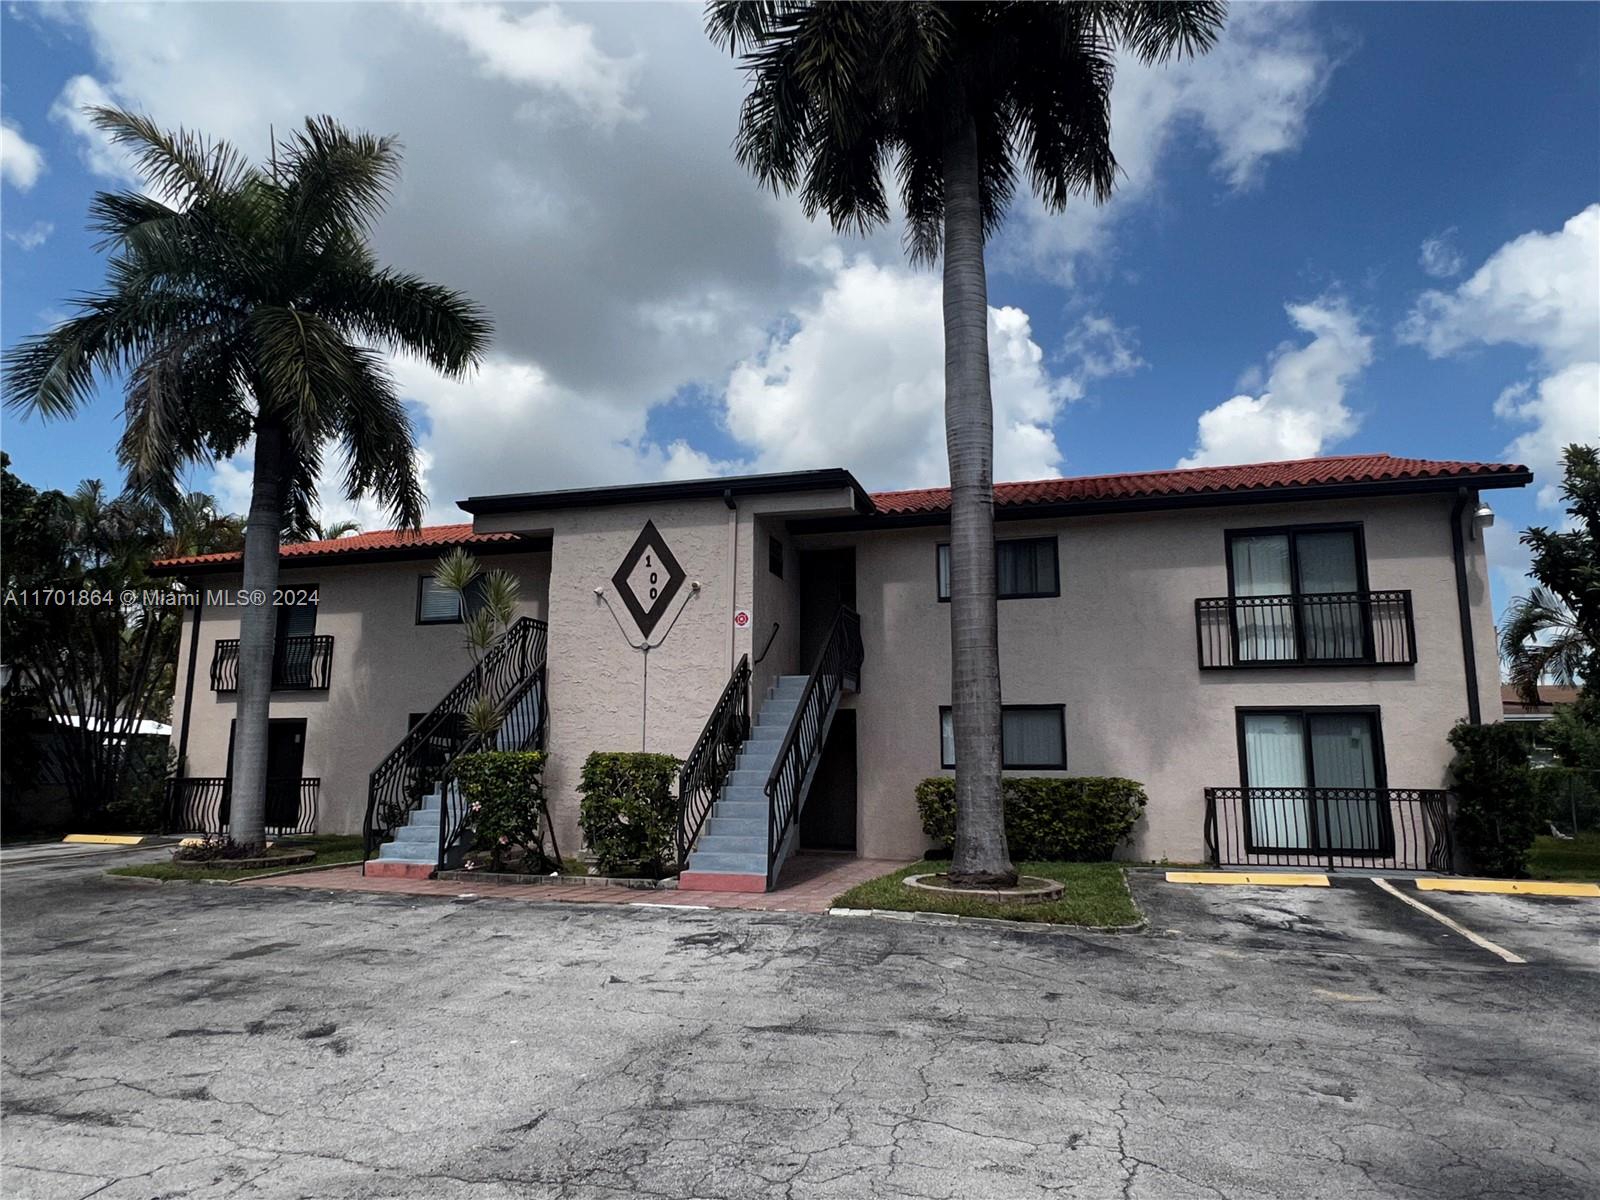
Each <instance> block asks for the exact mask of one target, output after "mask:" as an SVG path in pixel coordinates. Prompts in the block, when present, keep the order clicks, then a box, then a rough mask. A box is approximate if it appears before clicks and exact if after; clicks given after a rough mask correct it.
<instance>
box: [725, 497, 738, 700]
mask: <svg viewBox="0 0 1600 1200" xmlns="http://www.w3.org/2000/svg"><path fill="white" fill-rule="evenodd" d="M722 502H723V503H724V504H726V505H727V506H728V674H730V675H731V674H733V664H734V655H735V654H736V653H737V651H738V638H739V630H738V628H737V627H735V625H734V623H733V614H734V613H735V612H737V611H738V610H739V502H738V501H737V500H735V499H734V498H733V489H732V488H723V489H722Z"/></svg>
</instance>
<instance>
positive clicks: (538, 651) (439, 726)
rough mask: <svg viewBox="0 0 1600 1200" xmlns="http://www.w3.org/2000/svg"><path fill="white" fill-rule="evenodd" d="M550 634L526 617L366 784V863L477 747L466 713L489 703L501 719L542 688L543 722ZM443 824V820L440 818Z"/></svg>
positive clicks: (363, 832)
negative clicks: (532, 687) (534, 687)
mask: <svg viewBox="0 0 1600 1200" xmlns="http://www.w3.org/2000/svg"><path fill="white" fill-rule="evenodd" d="M548 641H549V630H548V627H547V626H546V625H545V623H544V622H543V621H539V620H536V619H534V618H533V617H522V618H520V619H519V620H517V621H516V622H515V623H514V624H513V625H512V626H511V628H509V629H508V630H506V632H505V633H503V634H502V635H501V636H500V640H499V641H497V642H495V644H494V645H493V646H491V647H490V648H489V651H488V653H486V654H485V655H484V656H483V661H482V662H481V663H480V664H478V665H477V666H475V667H473V668H472V670H470V671H468V672H467V673H466V674H465V675H464V676H462V677H461V679H460V680H459V681H458V682H457V683H456V685H455V686H454V687H452V688H451V689H450V690H449V691H448V692H447V693H445V697H444V699H443V700H441V701H439V703H438V704H436V705H435V706H434V707H433V711H431V712H430V713H428V715H427V716H425V717H423V718H422V719H421V720H420V721H418V722H417V723H416V724H415V725H413V726H412V727H411V729H410V730H409V731H408V732H407V733H406V736H405V737H403V738H401V739H400V743H399V745H397V746H396V747H395V748H394V749H393V750H391V751H389V753H388V754H386V755H385V756H384V758H383V761H382V762H380V763H379V764H378V765H377V767H375V768H374V769H373V772H372V775H371V777H370V778H369V779H368V781H367V812H366V816H365V818H364V819H363V820H362V830H361V835H362V843H363V861H364V860H365V859H367V858H371V857H372V855H373V852H374V851H375V850H376V849H377V848H378V846H379V845H380V844H381V843H382V842H383V840H384V839H385V838H387V837H389V836H390V835H391V834H393V833H394V831H395V830H396V829H398V828H399V827H400V826H401V825H404V824H405V823H406V822H407V821H408V820H409V819H410V817H411V810H412V809H414V808H416V807H417V806H418V805H419V804H421V802H422V798H423V797H424V796H426V795H427V794H428V793H429V792H431V791H432V790H433V788H434V785H435V784H436V783H437V782H438V781H439V780H440V778H442V776H443V774H444V771H445V769H446V768H447V767H448V766H449V765H450V762H451V761H452V760H453V759H454V758H455V757H456V755H458V754H460V753H461V752H462V751H463V750H464V749H466V748H467V747H468V746H469V744H471V743H472V742H473V740H474V739H473V735H472V733H471V731H470V730H469V729H468V727H467V712H468V710H469V709H470V708H472V707H473V705H474V704H475V703H476V702H477V700H478V698H479V697H480V696H481V697H484V698H487V699H488V701H489V703H490V704H491V705H493V706H494V708H495V710H496V711H497V712H498V713H500V714H501V715H502V716H509V713H510V709H511V706H512V705H513V704H515V703H517V702H519V698H520V697H522V696H525V695H526V691H527V687H528V685H529V683H530V681H532V680H534V679H535V677H538V679H539V680H540V681H541V682H540V683H539V685H538V686H539V697H538V714H539V715H538V720H539V723H540V729H541V730H542V728H543V722H544V703H543V701H544V696H543V683H542V680H543V674H544V663H545V651H546V649H547V646H548ZM441 821H443V818H442V817H441Z"/></svg>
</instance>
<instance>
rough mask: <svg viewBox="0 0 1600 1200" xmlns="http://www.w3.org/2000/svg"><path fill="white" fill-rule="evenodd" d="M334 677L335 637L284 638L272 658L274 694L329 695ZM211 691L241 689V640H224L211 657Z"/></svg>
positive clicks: (322, 635)
mask: <svg viewBox="0 0 1600 1200" xmlns="http://www.w3.org/2000/svg"><path fill="white" fill-rule="evenodd" d="M332 675H333V637H332V635H330V634H314V635H306V636H304V637H289V638H283V639H282V640H281V641H279V642H278V644H277V649H276V651H275V653H274V654H273V656H272V687H273V690H274V691H284V692H290V691H302V692H325V691H327V690H328V680H329V679H330V678H331V677H332ZM211 690H212V691H214V692H236V691H238V690H239V639H238V638H221V639H219V640H218V641H217V649H216V652H215V653H214V654H212V656H211Z"/></svg>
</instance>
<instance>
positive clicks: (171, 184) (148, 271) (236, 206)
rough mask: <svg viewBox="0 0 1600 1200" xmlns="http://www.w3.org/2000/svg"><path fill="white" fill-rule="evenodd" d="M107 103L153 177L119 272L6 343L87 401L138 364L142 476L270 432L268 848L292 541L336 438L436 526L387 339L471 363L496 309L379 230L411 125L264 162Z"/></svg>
mask: <svg viewBox="0 0 1600 1200" xmlns="http://www.w3.org/2000/svg"><path fill="white" fill-rule="evenodd" d="M91 115H92V117H93V119H94V122H95V124H96V125H97V126H98V127H99V128H100V129H101V130H103V131H105V132H106V133H107V134H108V135H109V136H110V137H111V138H112V139H113V140H114V141H115V142H116V143H118V144H120V145H121V146H124V147H126V148H127V149H128V150H129V151H130V152H131V154H132V156H133V160H134V162H135V163H136V164H137V166H138V168H139V172H140V174H141V175H142V176H143V177H144V180H145V183H146V190H145V191H143V192H136V191H124V192H115V193H106V192H103V193H100V194H99V195H97V196H96V197H95V199H94V201H93V204H92V206H91V227H92V228H94V229H95V230H97V231H98V232H99V233H101V234H102V235H103V238H104V242H103V244H104V245H105V246H106V247H107V248H109V249H110V251H111V259H110V262H109V264H108V267H107V286H106V287H105V289H104V290H103V291H101V292H98V293H95V294H92V295H87V296H84V297H81V298H79V299H78V300H76V301H75V302H74V303H75V306H76V308H77V310H78V311H77V314H76V315H75V316H73V317H71V318H70V319H68V320H66V321H64V322H63V323H62V324H60V325H58V326H57V327H56V328H54V329H52V330H51V331H50V332H48V333H45V334H42V335H39V336H36V337H33V338H29V339H28V340H26V341H24V342H21V343H19V344H18V345H17V346H16V347H15V349H13V350H12V351H11V352H10V353H8V354H7V356H6V381H5V398H6V403H7V405H8V406H10V407H14V408H19V409H22V410H24V411H30V412H36V413H39V414H41V415H42V416H44V417H47V418H52V417H65V416H70V415H72V414H73V413H75V412H77V411H78V409H79V408H81V407H82V406H83V405H84V404H85V403H86V402H87V401H88V400H89V398H90V396H91V395H92V390H93V386H94V379H95V376H96V375H97V374H99V375H106V376H112V377H116V376H119V375H120V376H122V377H123V383H124V389H125V406H124V415H125V419H126V426H125V429H124V431H123V435H122V439H121V442H120V444H119V447H118V456H119V458H120V459H121V461H122V463H123V465H124V466H125V467H126V468H127V470H128V475H129V482H130V484H131V485H132V486H133V487H135V488H137V489H141V490H144V489H159V488H161V487H163V486H170V484H171V483H172V481H173V480H174V479H175V478H176V477H177V476H178V474H179V473H180V471H181V470H182V469H183V468H184V467H185V466H186V465H188V464H191V463H196V462H208V461H211V460H213V459H214V458H216V457H219V456H227V455H232V454H235V453H237V452H238V451H239V450H241V449H242V448H243V447H244V445H245V443H246V442H247V441H248V440H249V439H251V438H252V437H253V438H254V439H255V474H254V478H253V481H252V488H251V496H250V512H249V515H248V516H247V518H246V520H245V546H244V579H243V585H244V593H245V595H246V597H249V598H259V599H257V600H256V602H253V603H249V604H246V605H244V606H243V608H242V612H241V617H240V626H239V700H238V717H237V724H236V735H235V739H234V760H233V762H234V775H233V802H232V813H233V818H232V826H233V828H232V833H233V836H234V838H235V839H236V840H237V841H239V842H242V843H246V844H252V845H259V844H260V843H261V842H262V841H263V840H264V829H263V824H262V822H263V816H264V813H265V799H266V770H267V762H266V756H267V709H268V701H269V699H270V694H271V680H272V653H273V631H274V624H275V614H274V609H273V604H272V598H273V593H274V589H275V588H276V585H277V581H278V546H279V539H280V537H281V536H282V534H283V533H284V532H285V531H286V530H287V531H288V532H289V533H290V534H291V535H299V534H302V533H303V531H304V530H306V529H307V528H308V527H309V525H310V521H311V514H312V513H313V511H315V508H316V489H317V481H318V478H319V476H320V475H321V471H322V459H323V454H324V452H325V450H326V449H327V448H329V447H330V446H334V445H336V446H337V447H338V449H339V450H340V451H342V458H343V467H344V471H343V490H344V494H345V495H346V496H347V497H349V498H351V499H355V498H357V497H360V496H364V495H369V494H370V495H372V496H375V497H376V498H377V499H378V500H379V501H380V502H382V503H384V504H385V505H387V506H388V508H389V509H390V510H391V512H392V514H393V516H394V519H395V522H396V524H398V525H400V526H410V527H415V526H417V525H419V524H420V523H421V518H422V511H423V503H424V498H423V493H422V487H421V484H420V482H419V480H418V475H417V467H416V459H415V448H414V442H413V431H412V426H411V421H410V419H409V417H408V416H407V415H406V410H405V406H404V405H403V404H402V403H401V401H400V398H399V396H398V395H396V393H395V388H394V381H393V379H392V377H391V376H390V374H389V372H388V370H387V368H386V366H385V364H384V358H383V354H382V351H391V352H400V353H409V354H414V355H417V356H419V357H421V358H422V359H423V360H425V361H426V362H428V363H429V364H431V365H432V366H433V367H435V368H436V369H437V370H439V371H442V372H444V373H445V374H447V375H452V376H458V375H461V374H463V373H464V372H466V371H467V370H468V369H470V368H471V367H472V366H474V365H475V364H476V363H477V362H478V361H479V359H480V358H481V357H482V354H483V352H484V350H485V348H486V347H487V345H488V341H489V335H490V323H489V320H488V318H487V317H486V316H485V314H484V313H483V312H482V310H481V309H479V308H478V307H477V306H476V305H475V304H473V303H472V302H470V301H469V300H467V299H466V298H465V297H463V296H462V295H461V294H459V293H457V292H454V291H451V290H449V289H447V288H443V287H440V286H438V285H436V284H432V283H428V282H426V281H424V280H422V279H419V278H418V277H416V276H414V275H409V274H405V273H402V272H398V271H394V270H391V269H389V268H385V267H381V266H380V265H379V264H378V262H377V260H376V259H375V257H374V256H373V254H372V251H371V250H370V248H369V247H368V244H367V238H368V234H369V232H370V230H371V227H372V225H373V223H374V222H375V221H376V219H377V218H378V216H379V214H380V213H381V212H382V211H383V207H384V203H385V200H386V197H387V194H388V191H389V188H390V186H391V185H392V184H393V182H394V180H395V177H396V175H397V173H398V170H399V164H400V155H399V147H398V145H397V144H396V143H395V141H394V139H393V138H388V137H374V136H371V135H369V134H365V133H356V132H351V131H348V130H346V129H344V128H343V127H342V126H340V125H339V124H338V123H337V122H336V121H334V120H332V119H331V118H328V117H314V118H308V119H307V120H306V122H305V126H304V128H303V129H301V130H298V131H296V132H295V133H294V134H292V135H291V136H290V137H289V138H288V139H287V140H286V141H283V142H281V143H279V142H275V144H274V146H273V152H272V159H271V162H270V164H269V165H268V166H267V167H265V168H263V167H260V166H255V165H252V164H251V163H249V162H248V161H247V160H246V159H245V158H244V156H243V155H241V154H240V153H239V151H237V150H236V149H234V147H232V146H231V145H229V144H228V143H226V142H221V141H211V140H209V139H206V138H204V137H201V136H199V135H197V134H194V133H190V132H186V131H184V130H179V131H177V132H176V133H167V132H164V131H162V130H161V129H159V128H158V127H157V126H156V125H155V124H154V123H152V122H151V121H150V120H149V119H148V118H146V117H142V116H137V115H134V114H131V113H127V112H121V111H118V110H116V109H110V108H97V109H93V110H91Z"/></svg>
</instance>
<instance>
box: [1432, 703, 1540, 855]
mask: <svg viewBox="0 0 1600 1200" xmlns="http://www.w3.org/2000/svg"><path fill="white" fill-rule="evenodd" d="M1450 745H1451V746H1453V747H1454V748H1455V752H1456V756H1455V758H1454V759H1452V760H1451V762H1450V777H1451V781H1452V790H1453V791H1454V792H1455V794H1456V845H1457V846H1459V847H1460V848H1461V852H1462V854H1463V855H1465V856H1466V859H1467V863H1468V865H1469V866H1470V868H1471V869H1472V870H1474V871H1479V872H1482V873H1483V874H1485V875H1503V876H1507V877H1509V878H1512V879H1520V878H1522V877H1524V876H1526V875H1527V873H1528V851H1530V850H1532V849H1533V839H1534V838H1535V837H1536V836H1537V835H1538V833H1539V818H1540V811H1541V809H1542V808H1543V804H1542V802H1541V800H1540V798H1539V796H1538V792H1537V787H1536V785H1535V784H1534V779H1533V771H1532V770H1531V769H1530V768H1529V766H1528V743H1527V741H1526V739H1525V738H1524V736H1523V735H1522V733H1521V732H1520V731H1519V730H1517V729H1515V728H1514V727H1512V726H1510V725H1505V724H1499V725H1469V724H1467V723H1466V722H1465V721H1463V722H1461V723H1460V724H1459V725H1457V726H1456V727H1455V728H1454V729H1452V730H1451V731H1450Z"/></svg>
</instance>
